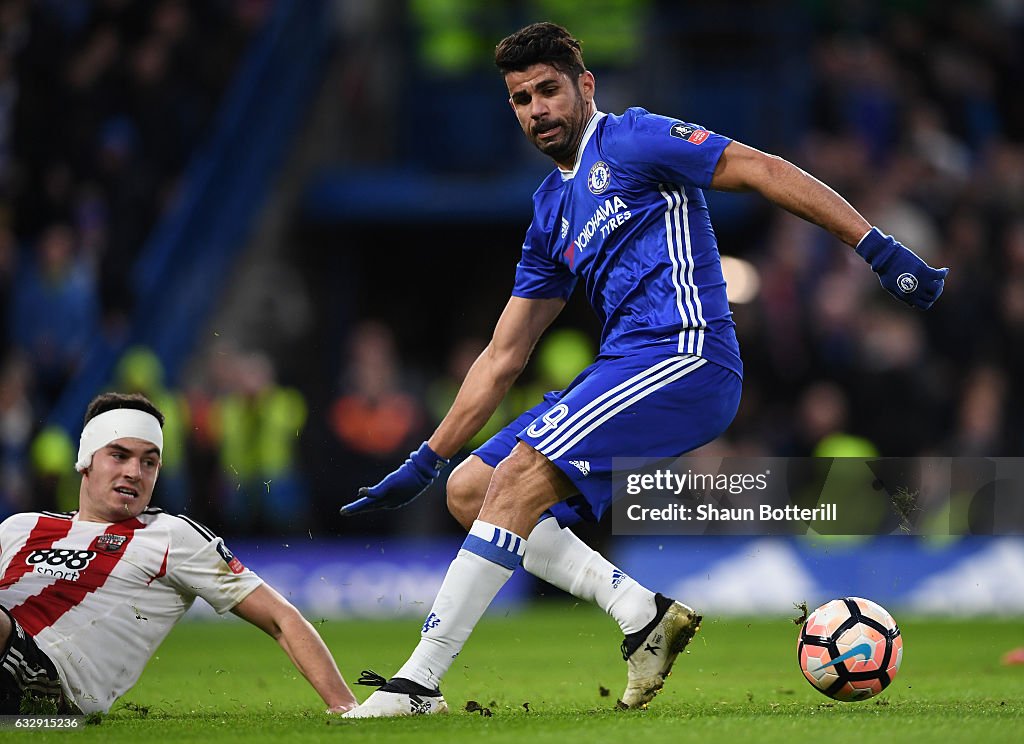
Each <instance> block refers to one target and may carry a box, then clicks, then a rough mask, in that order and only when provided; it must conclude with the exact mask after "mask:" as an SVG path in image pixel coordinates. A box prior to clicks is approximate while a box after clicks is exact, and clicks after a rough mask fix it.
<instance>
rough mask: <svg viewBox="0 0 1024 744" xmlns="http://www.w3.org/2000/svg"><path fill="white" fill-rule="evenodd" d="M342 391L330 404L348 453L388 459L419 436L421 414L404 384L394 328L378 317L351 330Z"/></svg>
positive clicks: (333, 425)
mask: <svg viewBox="0 0 1024 744" xmlns="http://www.w3.org/2000/svg"><path fill="white" fill-rule="evenodd" d="M348 348H349V353H348V355H347V360H348V362H347V366H346V368H345V370H344V372H343V375H344V376H343V380H342V382H341V392H340V394H339V395H338V397H337V398H336V399H335V400H334V403H333V404H332V405H331V412H330V420H331V430H332V431H333V432H334V434H335V436H336V437H337V438H338V441H339V442H340V443H341V445H342V447H343V448H344V449H345V450H347V451H348V452H351V453H355V454H358V455H368V456H370V457H373V458H380V459H386V458H388V457H392V456H397V455H398V454H400V453H401V454H404V453H405V452H406V450H407V449H408V448H409V446H410V445H411V444H412V442H413V440H414V439H417V438H418V437H419V433H420V428H421V427H422V425H423V415H422V412H421V410H420V407H419V403H418V402H417V400H416V398H415V397H414V396H413V395H411V394H410V393H409V392H407V391H406V390H404V389H403V386H402V382H401V379H400V373H399V369H398V359H397V357H396V355H395V342H394V338H393V337H392V335H391V332H390V331H389V330H388V329H387V327H385V326H384V325H382V324H380V323H378V322H376V321H364V322H363V323H361V324H360V325H358V326H357V327H356V328H355V329H353V331H352V338H351V340H350V341H349V345H348Z"/></svg>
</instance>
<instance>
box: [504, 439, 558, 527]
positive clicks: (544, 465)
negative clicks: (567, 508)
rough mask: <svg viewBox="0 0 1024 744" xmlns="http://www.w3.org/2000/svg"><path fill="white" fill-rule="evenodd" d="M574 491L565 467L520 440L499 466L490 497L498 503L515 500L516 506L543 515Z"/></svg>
mask: <svg viewBox="0 0 1024 744" xmlns="http://www.w3.org/2000/svg"><path fill="white" fill-rule="evenodd" d="M572 492H573V487H572V483H571V482H570V481H569V479H568V478H567V477H566V476H565V474H564V473H562V471H561V470H559V469H558V468H557V467H556V466H555V465H553V464H552V463H551V461H550V460H548V459H547V458H546V457H544V455H542V454H540V453H539V452H537V450H535V449H533V448H532V447H530V446H528V445H526V444H523V443H522V442H520V443H519V444H518V445H516V448H515V449H513V450H512V452H511V454H510V455H509V456H508V457H506V458H505V459H504V460H502V461H501V462H500V463H499V464H498V467H497V468H496V469H495V471H494V475H493V476H492V477H491V487H490V489H489V490H488V492H487V500H488V502H493V503H494V505H498V504H500V503H502V502H509V503H514V504H515V506H516V508H518V509H521V510H524V511H526V512H530V513H531V514H532V513H533V512H536V513H537V516H539V515H540V513H541V512H543V511H544V510H545V509H547V508H548V507H550V506H551V505H552V504H554V503H556V502H558V501H561V500H562V499H563V498H565V497H566V496H567V495H569V494H570V493H572Z"/></svg>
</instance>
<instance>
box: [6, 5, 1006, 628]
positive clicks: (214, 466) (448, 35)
mask: <svg viewBox="0 0 1024 744" xmlns="http://www.w3.org/2000/svg"><path fill="white" fill-rule="evenodd" d="M538 18H549V19H552V20H556V21H559V22H562V23H564V24H566V25H567V26H568V27H569V28H570V29H571V30H572V31H573V32H574V33H575V34H576V35H577V36H579V37H580V38H582V39H583V40H584V52H585V55H586V59H587V61H588V64H589V66H590V67H591V68H592V69H594V70H595V72H596V73H597V76H598V95H597V100H598V103H599V105H600V107H601V108H602V109H603V110H606V111H616V112H617V111H621V110H622V108H624V107H626V106H629V105H642V106H645V107H647V108H649V109H651V110H654V111H658V112H660V113H665V114H668V115H674V116H678V117H680V118H683V119H686V120H690V121H696V122H700V123H702V124H704V125H706V126H707V127H709V128H711V129H714V130H716V131H719V132H722V133H723V134H726V135H729V136H732V137H735V138H737V139H739V140H741V141H744V142H746V143H748V144H751V145H753V146H756V147H759V148H761V149H764V150H767V151H770V152H775V153H778V154H780V155H783V156H785V157H787V158H789V159H791V160H792V161H793V162H795V163H797V164H798V165H800V166H802V167H804V168H806V169H807V170H809V171H810V172H812V173H814V174H815V175H817V176H819V177H820V178H822V179H823V180H825V181H826V182H828V183H830V184H831V185H833V186H834V187H836V188H837V189H838V190H839V191H840V192H841V193H843V194H844V195H845V196H847V197H848V198H849V199H850V201H851V202H852V203H853V204H854V205H856V206H857V207H858V208H860V209H861V210H862V211H863V212H864V213H865V215H866V216H867V217H868V219H869V220H870V221H872V222H873V223H875V224H878V225H881V226H882V227H883V228H884V229H885V230H887V231H889V232H892V233H893V234H895V235H896V236H897V237H898V238H899V239H901V240H902V241H903V242H905V243H906V244H907V245H909V246H910V247H912V248H913V249H914V250H915V251H917V252H918V253H919V254H921V255H922V256H923V257H924V258H925V259H926V260H927V261H928V262H929V263H930V264H932V265H935V266H949V267H950V269H951V272H950V276H949V280H948V281H947V285H946V291H945V294H944V295H943V297H942V299H941V301H940V302H939V303H938V304H937V305H936V306H935V307H934V308H933V309H932V310H931V311H929V312H928V313H917V312H911V311H909V310H907V309H906V308H904V307H902V306H900V305H899V304H897V303H895V302H893V301H892V300H891V298H889V297H888V296H887V295H886V294H885V293H884V292H883V291H881V289H880V287H879V286H878V284H877V281H876V280H875V278H874V277H873V275H871V273H870V272H869V271H868V270H867V268H866V267H865V266H864V265H863V264H862V262H860V261H859V259H857V258H856V257H855V256H852V257H851V253H850V251H848V250H844V249H842V247H841V246H837V245H836V244H835V243H834V241H833V240H831V239H830V238H829V237H828V236H827V235H826V234H824V233H823V232H822V231H820V230H817V229H815V228H812V227H809V226H807V225H805V224H803V223H801V222H800V221H799V220H796V219H794V218H791V217H789V216H787V215H785V214H784V213H782V212H780V211H779V210H777V209H774V208H771V207H769V206H768V205H767V204H766V203H764V202H763V201H762V200H760V199H758V198H756V197H745V196H737V195H725V194H710V195H709V202H710V204H711V210H712V217H713V220H714V223H715V226H716V230H717V231H718V235H719V239H720V247H721V250H722V252H723V254H725V255H727V256H729V257H731V258H732V259H736V261H735V262H734V263H732V264H731V266H730V272H731V273H730V285H731V288H732V290H733V291H738V290H740V289H743V290H745V293H746V294H747V296H746V297H737V302H736V303H735V304H734V306H733V307H734V312H735V316H736V320H737V324H738V332H739V335H740V343H741V347H742V350H743V355H744V359H745V363H746V370H747V374H746V380H745V387H744V398H743V403H742V406H741V409H740V413H739V415H738V417H737V420H736V422H735V423H734V424H733V426H732V427H731V428H730V430H729V432H728V433H727V434H726V436H725V437H723V438H722V440H720V441H719V442H716V443H715V444H714V445H712V446H711V448H710V449H709V450H708V451H709V452H713V453H716V454H717V453H724V454H729V453H736V454H744V455H793V456H806V455H812V454H849V455H859V456H874V455H875V454H878V455H882V456H917V455H956V456H1017V455H1018V454H1019V452H1020V449H1021V446H1022V444H1024V409H1022V405H1021V390H1020V386H1019V385H1018V384H1015V383H1014V382H1013V380H1015V379H1018V380H1019V379H1020V377H1021V373H1022V371H1024V370H1022V368H1024V352H1022V350H1024V343H1022V341H1024V99H1021V97H1020V95H1019V86H1020V81H1021V80H1022V79H1024V44H1022V41H1024V39H1022V36H1024V8H1022V7H1021V5H1020V4H1019V3H1015V2H1012V1H1011V0H1003V1H999V0H992V1H991V2H962V3H955V2H938V3H929V2H915V1H914V0H904V1H902V2H884V3H868V2H854V1H852V0H847V1H844V2H835V3H825V2H812V1H811V0H807V1H806V2H770V1H766V2H725V3H713V4H689V3H687V4H679V3H671V2H657V1H655V0H602V2H591V3H573V2H569V1H568V0H531V1H530V2H522V3H520V2H472V1H471V0H444V2H434V1H431V0H408V2H400V1H399V0H389V1H385V2H371V1H370V0H364V1H357V0H337V1H336V2H328V1H327V0H310V1H309V2H284V1H283V0H277V1H272V0H220V1H217V2H200V1H199V0H195V1H192V2H189V1H188V0H156V1H154V2H145V3H138V2H129V1H128V0H95V2H90V1H88V0H72V1H68V2H55V1H48V0H37V1H36V2H30V1H28V0H0V30H2V31H0V34H2V35H0V297H2V302H0V328H2V329H3V331H2V336H0V359H2V361H0V365H2V366H0V447H2V453H0V513H2V514H3V515H7V514H10V513H13V512H15V511H20V510H25V509H55V508H56V509H67V508H72V507H73V505H74V503H75V501H76V498H77V483H78V478H77V476H76V475H75V474H74V473H73V471H72V468H71V462H72V461H73V452H74V449H75V444H76V442H77V436H78V433H79V431H80V427H81V414H82V411H83V409H84V406H85V404H86V403H87V401H88V400H89V398H90V397H91V396H92V395H94V394H95V393H96V392H99V391H100V390H103V389H110V388H116V389H120V390H126V389H138V390H141V391H143V392H145V393H147V394H148V395H150V397H152V398H153V399H154V400H155V401H156V402H157V404H158V405H160V406H161V408H162V409H163V410H164V411H165V413H167V414H168V425H167V440H168V448H167V453H166V456H165V466H164V470H163V473H162V475H161V479H160V483H159V485H158V489H157V497H156V503H157V504H158V505H162V506H164V507H165V508H168V509H170V510H181V509H186V510H187V511H188V512H189V513H190V514H192V515H193V516H195V517H196V518H197V519H200V520H202V521H204V522H206V523H207V524H209V525H210V526H211V527H212V528H213V529H215V530H217V531H218V532H220V533H222V534H224V535H225V536H227V537H229V538H230V542H231V545H232V547H233V549H234V550H235V552H236V553H237V554H239V555H240V556H242V557H243V558H245V559H246V562H247V563H248V564H249V565H251V566H252V567H253V568H255V569H256V570H258V571H260V572H261V574H263V575H265V576H266V578H268V579H269V580H270V581H271V582H272V583H274V584H275V585H277V586H278V587H279V588H282V589H283V590H284V591H285V592H286V593H287V594H289V595H290V596H291V597H292V598H293V599H294V600H295V601H296V602H297V603H298V604H300V605H301V606H302V607H303V608H304V609H307V610H309V611H315V612H317V613H321V614H331V613H334V614H338V613H342V614H356V615H370V616H372V615H375V614H381V613H385V614H389V615H391V614H396V613H403V612H408V613H410V614H421V613H422V611H423V605H422V603H423V602H429V601H430V599H431V598H432V596H433V594H434V591H435V589H436V587H437V586H438V585H439V582H440V578H441V576H442V575H443V572H444V569H445V567H446V565H447V561H448V560H449V559H450V556H451V555H452V551H453V550H454V548H455V547H456V546H457V545H458V543H459V537H458V529H457V526H456V525H455V523H454V521H453V520H451V519H450V518H449V517H448V515H447V513H446V512H445V509H444V507H443V494H442V490H441V487H440V485H439V486H437V487H435V488H433V489H432V491H431V493H429V494H427V495H425V496H424V497H422V498H421V499H420V500H419V501H417V502H416V503H414V504H413V505H411V506H410V507H408V508H406V509H404V510H401V511H397V512H391V513H387V514H385V515H378V516H372V517H364V518H358V519H350V520H342V519H341V518H340V517H339V516H337V507H338V506H339V505H340V504H341V503H344V502H345V501H347V500H349V499H350V498H351V497H352V496H353V495H354V493H355V491H356V489H357V488H358V487H359V486H361V485H365V484H367V483H370V482H374V481H376V480H377V479H378V478H379V477H380V476H381V475H383V474H384V473H386V472H388V471H389V470H391V469H392V468H393V467H394V466H395V465H396V464H397V463H398V462H400V461H401V459H402V458H403V457H404V456H405V454H406V453H407V452H408V451H409V450H410V449H411V448H413V447H414V446H415V445H416V444H417V443H418V442H419V441H421V440H422V439H423V437H424V436H426V435H427V434H428V433H429V432H430V431H431V430H432V428H433V426H434V425H435V424H436V422H437V420H438V419H439V416H440V415H441V414H442V413H443V411H444V410H445V409H446V406H447V403H448V402H449V401H450V399H451V397H452V395H453V393H454V390H455V388H456V387H457V384H458V380H459V379H461V375H462V374H463V373H464V371H465V369H466V367H467V364H468V362H469V361H471V360H472V358H474V356H475V355H476V353H478V351H479V350H480V349H481V348H482V347H483V344H484V343H485V342H486V338H487V334H488V333H489V331H490V329H491V327H492V326H493V323H494V320H495V319H496V317H497V315H498V313H499V312H500V309H501V307H502V306H503V304H504V301H505V298H506V297H507V294H508V292H509V289H510V287H511V280H512V276H513V268H514V265H515V262H516V260H517V257H518V251H519V246H520V242H521V239H522V235H523V232H524V231H525V228H526V225H527V223H528V220H529V195H530V193H531V192H532V189H533V187H534V186H535V185H536V183H537V182H538V181H539V179H540V178H541V177H542V175H543V174H544V173H545V172H546V171H547V169H548V167H549V163H548V162H547V161H545V159H544V158H543V157H542V156H540V155H539V154H538V153H536V152H534V151H533V150H532V148H531V147H530V145H529V144H528V143H527V142H526V141H525V139H524V138H523V137H522V135H521V133H520V132H519V130H518V128H517V126H516V123H515V120H514V118H513V117H512V116H510V115H509V111H508V109H507V103H506V101H505V93H504V90H503V87H502V84H501V80H500V77H498V76H497V74H496V73H495V71H494V70H493V65H492V63H491V60H490V55H491V50H492V49H493V45H494V43H495V42H496V41H497V40H498V39H500V38H501V37H502V36H504V35H505V34H506V33H508V32H509V31H510V30H513V29H515V28H517V27H519V26H520V25H523V24H525V23H527V22H530V21H532V20H535V19H538ZM596 332H597V328H596V327H595V325H594V321H593V319H592V318H591V317H590V314H589V310H588V309H587V308H586V307H585V301H584V300H583V298H582V297H575V298H574V299H573V301H572V302H571V303H570V306H569V307H568V308H567V310H566V312H565V313H564V314H563V316H562V317H561V318H560V319H559V321H558V323H557V324H556V327H555V332H553V333H551V334H549V338H548V339H547V340H546V341H545V342H544V343H543V344H542V346H541V347H540V348H539V349H538V352H537V354H536V355H535V359H534V361H533V362H532V363H531V366H530V368H529V369H528V370H527V373H526V374H525V376H524V377H523V379H522V381H521V383H520V384H519V385H518V386H517V387H516V389H515V391H514V392H513V395H512V396H511V400H510V402H509V405H508V407H507V408H506V409H504V410H503V411H502V412H500V413H504V414H505V415H509V414H511V413H514V412H516V411H517V409H520V408H522V407H524V403H523V401H528V400H531V399H532V398H534V397H536V395H537V393H538V392H539V391H542V390H545V389H549V388H551V387H558V386H560V385H561V384H564V382H565V381H566V380H567V375H568V376H571V373H572V372H574V371H576V370H578V369H579V368H580V367H582V366H583V365H584V364H585V363H586V360H587V359H588V358H589V356H590V354H592V350H593V339H594V338H595V334H596ZM584 536H585V537H586V538H587V539H588V540H590V541H591V542H593V543H595V544H596V545H599V546H601V547H603V548H604V549H605V550H606V551H607V552H608V553H609V554H610V555H611V556H612V557H613V558H615V559H616V560H617V561H618V562H619V563H620V564H621V565H623V566H624V567H625V568H626V569H627V570H628V571H630V572H632V573H634V574H635V575H636V576H637V578H639V579H641V580H644V581H646V582H648V583H650V584H652V585H656V586H657V587H658V588H662V589H664V590H665V591H668V592H674V593H677V594H678V595H679V596H680V597H681V598H683V599H685V600H687V601H691V602H693V603H695V604H700V605H701V606H703V607H705V609H706V610H707V611H717V612H723V613H730V612H732V613H750V612H755V611H765V610H772V611H779V612H785V611H788V610H790V609H791V606H792V603H793V602H797V601H801V600H806V601H809V602H811V603H812V605H813V604H814V603H815V602H816V601H818V600H820V601H824V600H826V599H828V598H830V597H831V596H832V595H836V594H857V593H860V594H864V595H867V596H870V597H872V598H874V599H876V600H878V601H881V602H882V603H883V604H887V605H888V606H890V607H891V608H892V609H894V610H899V609H901V608H908V609H912V610H913V611H915V612H938V613H949V612H955V613H1001V614H1011V615H1012V614H1020V613H1024V543H1022V541H1021V538H1020V537H1001V538H985V537H976V536H971V537H964V538H959V539H951V540H945V541H942V542H941V543H939V542H937V541H935V540H923V539H918V538H912V537H903V536H894V537H883V538H864V539H861V540H856V541H852V542H850V541H843V542H835V541H826V540H821V539H819V540H816V541H815V540H810V539H766V538H724V537H723V538H706V539H702V540H700V539H682V538H665V539H663V540H640V539H629V540H626V539H617V538H615V537H614V536H612V535H611V534H610V530H609V529H608V527H607V526H604V527H598V528H593V529H588V530H584ZM519 573H520V574H521V572H519ZM540 591H544V590H542V589H539V588H538V587H536V586H534V585H533V584H532V583H531V582H530V581H529V580H528V579H527V578H526V577H523V576H521V575H517V579H516V580H515V581H514V582H513V583H512V584H511V585H510V587H509V588H508V589H507V590H506V591H505V593H504V594H503V600H504V601H505V602H506V603H509V602H518V601H521V600H523V599H525V598H528V597H534V596H535V595H536V594H537V593H538V592H540ZM950 596H957V597H958V598H959V601H958V602H957V603H956V604H955V605H954V604H951V603H950V602H949V601H948V597H950Z"/></svg>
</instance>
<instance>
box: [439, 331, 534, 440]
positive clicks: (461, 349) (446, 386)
mask: <svg viewBox="0 0 1024 744" xmlns="http://www.w3.org/2000/svg"><path fill="white" fill-rule="evenodd" d="M486 346H487V342H486V341H484V340H483V339H481V338H477V337H475V336H471V337H469V338H464V339H461V340H460V341H459V342H458V343H456V345H455V348H454V349H452V351H451V353H450V354H449V355H448V362H447V365H446V367H445V374H443V375H441V376H439V377H437V379H435V380H434V381H433V382H432V383H431V384H430V386H429V387H428V388H427V394H426V403H427V408H428V409H429V410H430V415H431V418H432V420H433V423H434V424H435V425H436V424H439V423H441V419H443V418H444V417H445V415H446V414H447V413H448V409H450V408H451V406H452V403H454V402H455V394H456V393H458V392H459V387H460V386H461V385H462V381H463V380H464V379H465V378H466V373H468V372H469V368H470V367H472V366H473V362H475V361H476V359H477V357H478V356H480V354H481V352H483V350H484V348H485V347H486ZM520 413H522V412H521V411H518V410H514V409H513V407H512V405H511V404H510V402H509V398H508V396H506V398H505V400H503V401H502V402H501V403H500V404H499V405H498V408H497V410H496V411H495V412H494V415H493V416H491V418H490V419H488V421H487V423H486V424H484V427H483V428H482V429H481V430H480V432H479V433H478V434H477V435H476V436H474V437H473V438H472V439H470V440H469V443H468V444H467V449H473V448H476V447H479V446H480V445H481V444H483V443H484V442H486V441H487V440H488V439H490V438H491V437H492V436H493V435H494V434H497V433H498V432H499V431H500V430H501V428H502V427H503V426H505V424H507V423H508V422H509V421H511V420H512V418H513V417H515V416H518V415H519V414H520Z"/></svg>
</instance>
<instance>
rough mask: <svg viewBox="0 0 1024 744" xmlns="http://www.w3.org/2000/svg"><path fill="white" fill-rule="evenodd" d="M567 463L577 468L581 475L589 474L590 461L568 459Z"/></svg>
mask: <svg viewBox="0 0 1024 744" xmlns="http://www.w3.org/2000/svg"><path fill="white" fill-rule="evenodd" d="M569 464H570V465H572V466H573V467H574V468H576V469H577V470H579V471H580V472H581V473H583V475H590V462H589V461H587V460H569Z"/></svg>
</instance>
